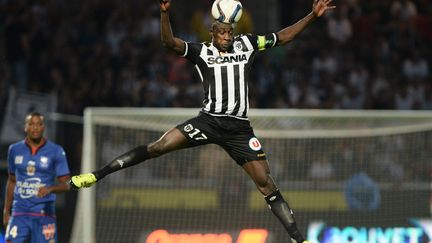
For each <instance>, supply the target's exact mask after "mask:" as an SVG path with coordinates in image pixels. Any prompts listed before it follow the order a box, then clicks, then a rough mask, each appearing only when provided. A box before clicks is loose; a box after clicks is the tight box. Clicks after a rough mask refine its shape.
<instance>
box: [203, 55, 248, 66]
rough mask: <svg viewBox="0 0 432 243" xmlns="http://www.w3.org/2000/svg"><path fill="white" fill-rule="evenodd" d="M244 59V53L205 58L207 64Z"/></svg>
mask: <svg viewBox="0 0 432 243" xmlns="http://www.w3.org/2000/svg"><path fill="white" fill-rule="evenodd" d="M246 60H247V58H246V54H241V55H232V56H219V57H209V58H207V64H209V65H211V64H223V63H233V62H243V61H246Z"/></svg>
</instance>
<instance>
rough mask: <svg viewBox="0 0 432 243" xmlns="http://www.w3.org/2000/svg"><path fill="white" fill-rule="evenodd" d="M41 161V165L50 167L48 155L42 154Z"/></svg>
mask: <svg viewBox="0 0 432 243" xmlns="http://www.w3.org/2000/svg"><path fill="white" fill-rule="evenodd" d="M40 162H41V164H40V166H41V167H44V168H48V157H45V156H41V158H40Z"/></svg>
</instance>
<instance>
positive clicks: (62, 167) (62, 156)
mask: <svg viewBox="0 0 432 243" xmlns="http://www.w3.org/2000/svg"><path fill="white" fill-rule="evenodd" d="M55 169H56V176H57V177H61V176H65V175H69V174H70V171H69V166H68V162H67V158H66V153H65V151H64V149H63V148H62V147H60V146H59V147H58V149H57V153H56V157H55Z"/></svg>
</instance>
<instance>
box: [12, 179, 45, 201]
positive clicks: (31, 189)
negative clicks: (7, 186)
mask: <svg viewBox="0 0 432 243" xmlns="http://www.w3.org/2000/svg"><path fill="white" fill-rule="evenodd" d="M43 186H45V184H42V183H41V179H40V178H29V179H26V180H25V181H17V182H16V185H15V192H17V193H18V194H19V195H20V197H21V198H23V199H27V198H30V197H33V196H34V195H36V194H37V192H38V190H39V188H40V187H43Z"/></svg>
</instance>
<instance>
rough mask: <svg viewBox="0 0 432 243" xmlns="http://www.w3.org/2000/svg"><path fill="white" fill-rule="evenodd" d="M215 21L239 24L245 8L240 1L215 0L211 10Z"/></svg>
mask: <svg viewBox="0 0 432 243" xmlns="http://www.w3.org/2000/svg"><path fill="white" fill-rule="evenodd" d="M211 13H212V16H213V18H214V19H215V20H217V21H219V22H222V23H226V24H235V23H237V22H238V21H239V20H240V18H241V16H242V13H243V6H242V4H241V2H240V1H238V0H215V1H214V2H213V5H212V9H211Z"/></svg>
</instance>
